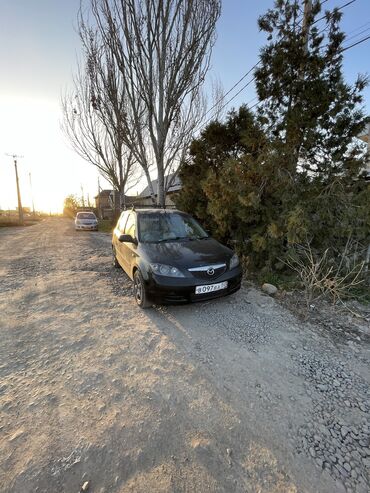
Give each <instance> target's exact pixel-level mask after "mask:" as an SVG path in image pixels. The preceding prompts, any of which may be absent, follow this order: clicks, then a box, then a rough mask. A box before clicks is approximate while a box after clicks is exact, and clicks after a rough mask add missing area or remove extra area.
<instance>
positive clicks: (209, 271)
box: [207, 268, 215, 276]
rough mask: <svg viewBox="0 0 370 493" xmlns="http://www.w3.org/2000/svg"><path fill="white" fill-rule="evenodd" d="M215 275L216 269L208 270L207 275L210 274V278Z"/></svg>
mask: <svg viewBox="0 0 370 493" xmlns="http://www.w3.org/2000/svg"><path fill="white" fill-rule="evenodd" d="M214 273H215V269H212V268H211V269H208V270H207V274H208V275H209V276H213V274H214Z"/></svg>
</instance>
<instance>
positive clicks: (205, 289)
mask: <svg viewBox="0 0 370 493" xmlns="http://www.w3.org/2000/svg"><path fill="white" fill-rule="evenodd" d="M226 288H227V281H224V282H218V283H217V284H207V285H206V286H196V288H195V294H207V293H212V292H213V291H220V290H221V289H226Z"/></svg>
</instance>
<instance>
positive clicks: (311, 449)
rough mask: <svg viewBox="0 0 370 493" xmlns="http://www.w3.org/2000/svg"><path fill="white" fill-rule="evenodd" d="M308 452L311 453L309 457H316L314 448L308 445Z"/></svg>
mask: <svg viewBox="0 0 370 493" xmlns="http://www.w3.org/2000/svg"><path fill="white" fill-rule="evenodd" d="M309 452H310V454H311V457H316V452H315V449H314V448H313V447H310V450H309Z"/></svg>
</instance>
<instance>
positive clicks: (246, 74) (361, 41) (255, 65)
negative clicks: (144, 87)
mask: <svg viewBox="0 0 370 493" xmlns="http://www.w3.org/2000/svg"><path fill="white" fill-rule="evenodd" d="M356 1H357V0H350V1H349V2H346V3H345V4H343V5H340V6H339V7H337V8H336V9H335V10H342V9H344V8H346V7H348V6H350V5H351V4H353V3H355V2H356ZM326 2H328V0H323V1H322V2H321V5H323V4H324V3H326ZM330 15H332V13H330ZM326 18H327V15H324V16H323V17H320V18H319V19H317V20H316V21H314V22H313V23H312V24H311V26H313V25H314V24H316V23H317V22H319V21H320V20H323V19H326ZM369 23H370V22H369ZM365 25H367V24H365ZM365 25H364V26H365ZM364 26H361V27H364ZM361 27H360V28H361ZM357 29H359V28H357ZM366 31H367V29H366V30H365V31H364V32H366ZM321 32H322V31H321ZM351 32H353V31H351ZM360 34H361V33H359V34H357V35H356V36H354V37H357V36H359V35H360ZM369 38H370V36H368V37H366V38H364V39H362V40H360V41H358V42H357V43H353V44H352V45H350V46H348V47H345V48H344V49H342V50H341V51H340V53H341V52H343V51H346V50H348V49H350V48H353V47H354V46H356V45H357V44H360V43H363V42H364V41H366V40H367V39H369ZM350 39H353V38H350ZM326 46H327V45H326ZM259 64H260V62H257V63H255V64H254V65H253V67H252V68H251V69H250V70H248V72H246V73H245V74H244V75H243V76H242V77H241V78H240V79H239V80H238V81H237V82H236V83H235V84H234V85H233V86H232V87H231V88H230V89H229V90H228V91H227V93H226V94H224V95H223V96H222V98H220V99H219V100H218V101H217V102H216V103H215V104H214V105H213V106H212V107H211V108H210V109H209V110H208V111H207V112H206V114H205V116H206V115H208V114H209V113H210V112H211V111H212V110H213V109H214V108H216V107H217V105H218V104H219V103H220V102H221V101H223V100H224V99H225V97H226V96H227V95H229V94H230V93H231V92H232V91H233V90H234V89H235V88H236V87H237V86H238V85H239V84H240V83H241V82H242V81H243V80H244V79H245V78H246V77H247V76H248V75H249V74H250V73H251V72H252V70H254V69H255V68H256V67H257V66H258V65H259ZM254 80H255V76H254V77H253V78H252V79H251V80H250V81H249V82H248V83H247V84H245V85H244V86H243V87H242V88H241V89H240V90H239V91H238V92H237V93H236V94H235V95H234V96H233V97H232V98H230V99H229V100H228V101H227V102H226V103H224V104H223V105H222V106H221V108H220V109H219V111H221V110H223V109H224V108H225V107H226V106H227V105H228V104H229V103H230V102H231V101H233V100H234V99H235V98H236V97H237V96H239V94H240V93H241V92H242V91H243V90H244V89H245V88H246V87H248V86H249V85H250V84H251V83H252V82H253V81H254ZM254 99H256V98H253V99H252V100H251V101H254ZM248 104H249V103H247V106H248ZM257 104H258V103H256V104H254V105H253V106H252V107H250V108H249V109H253V108H254V107H255V106H257ZM215 114H216V113H214V114H213V115H212V116H211V117H210V118H209V119H208V120H206V122H205V123H204V124H202V125H201V126H202V127H203V126H206V125H207V124H208V123H209V122H210V121H211V120H212V119H213V118H214V116H215ZM198 129H199V128H197V129H196V130H198Z"/></svg>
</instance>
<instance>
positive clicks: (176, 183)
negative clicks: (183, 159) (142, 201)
mask: <svg viewBox="0 0 370 493" xmlns="http://www.w3.org/2000/svg"><path fill="white" fill-rule="evenodd" d="M168 183H170V187H169V188H168V189H167V193H168V192H178V191H179V190H181V180H180V178H179V176H178V175H176V174H175V173H171V174H169V175H167V176H165V186H166V188H167V184H168ZM152 185H153V190H154V194H155V195H157V193H158V180H152ZM139 197H141V198H144V197H150V191H149V186H146V187H145V188H144V190H143V191H142V192H141V193H140V194H139Z"/></svg>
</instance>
